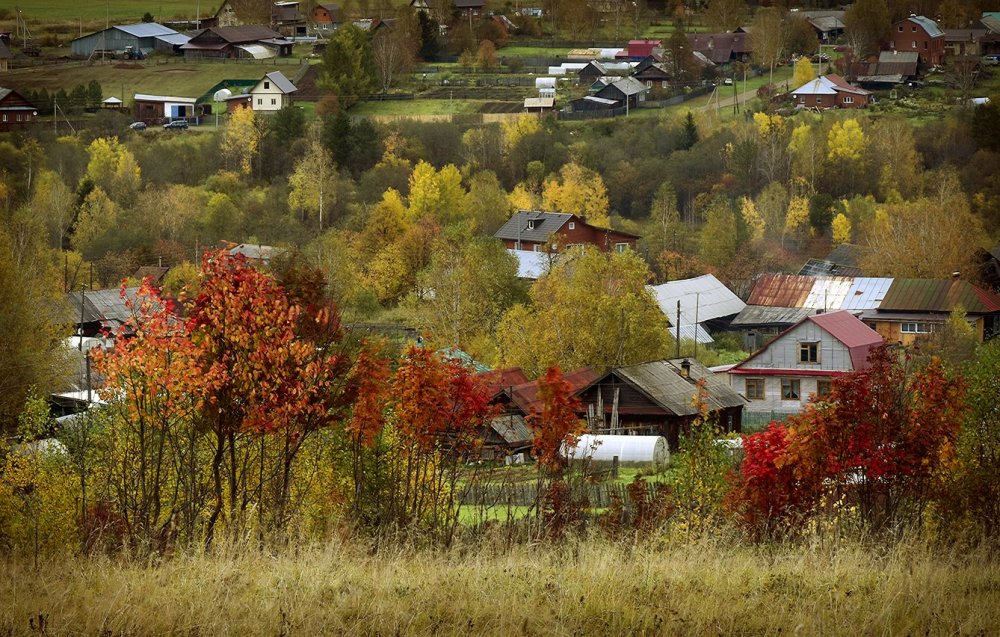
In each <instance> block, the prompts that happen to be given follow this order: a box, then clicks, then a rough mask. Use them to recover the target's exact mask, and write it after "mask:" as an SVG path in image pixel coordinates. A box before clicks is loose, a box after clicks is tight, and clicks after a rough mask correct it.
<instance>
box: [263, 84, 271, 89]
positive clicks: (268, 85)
mask: <svg viewBox="0 0 1000 637" xmlns="http://www.w3.org/2000/svg"><path fill="white" fill-rule="evenodd" d="M269 88H271V83H270V82H264V90H265V91H266V90H268V89H269Z"/></svg>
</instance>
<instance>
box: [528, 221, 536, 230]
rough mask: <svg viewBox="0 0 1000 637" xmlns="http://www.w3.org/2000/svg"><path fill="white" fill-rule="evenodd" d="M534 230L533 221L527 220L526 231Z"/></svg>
mask: <svg viewBox="0 0 1000 637" xmlns="http://www.w3.org/2000/svg"><path fill="white" fill-rule="evenodd" d="M534 229H535V220H534V219H528V230H534Z"/></svg>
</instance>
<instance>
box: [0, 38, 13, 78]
mask: <svg viewBox="0 0 1000 637" xmlns="http://www.w3.org/2000/svg"><path fill="white" fill-rule="evenodd" d="M13 57H14V56H13V55H12V54H11V52H10V49H9V48H7V45H6V44H5V43H4V42H3V40H0V73H4V72H6V71H9V70H10V61H11V59H12V58H13Z"/></svg>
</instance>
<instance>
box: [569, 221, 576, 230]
mask: <svg viewBox="0 0 1000 637" xmlns="http://www.w3.org/2000/svg"><path fill="white" fill-rule="evenodd" d="M569 229H570V230H576V222H575V221H570V222H569Z"/></svg>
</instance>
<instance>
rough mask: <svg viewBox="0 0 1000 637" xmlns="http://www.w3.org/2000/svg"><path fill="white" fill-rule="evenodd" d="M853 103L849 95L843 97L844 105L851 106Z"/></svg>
mask: <svg viewBox="0 0 1000 637" xmlns="http://www.w3.org/2000/svg"><path fill="white" fill-rule="evenodd" d="M853 103H854V98H853V97H851V96H850V95H845V96H844V104H853Z"/></svg>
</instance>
